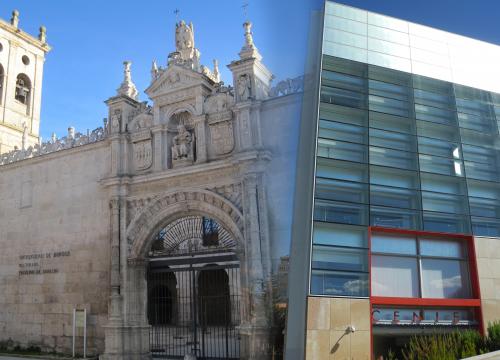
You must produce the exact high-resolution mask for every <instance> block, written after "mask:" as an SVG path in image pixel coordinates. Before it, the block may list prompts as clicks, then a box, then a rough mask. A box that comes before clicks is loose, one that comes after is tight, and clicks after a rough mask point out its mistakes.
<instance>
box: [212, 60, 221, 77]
mask: <svg viewBox="0 0 500 360" xmlns="http://www.w3.org/2000/svg"><path fill="white" fill-rule="evenodd" d="M213 74H214V77H215V80H216V82H220V72H219V61H218V60H217V59H214V72H213Z"/></svg>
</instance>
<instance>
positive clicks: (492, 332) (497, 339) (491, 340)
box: [486, 321, 500, 351]
mask: <svg viewBox="0 0 500 360" xmlns="http://www.w3.org/2000/svg"><path fill="white" fill-rule="evenodd" d="M486 344H487V347H488V350H489V351H495V350H500V321H494V322H492V323H491V322H490V323H488V336H487V339H486Z"/></svg>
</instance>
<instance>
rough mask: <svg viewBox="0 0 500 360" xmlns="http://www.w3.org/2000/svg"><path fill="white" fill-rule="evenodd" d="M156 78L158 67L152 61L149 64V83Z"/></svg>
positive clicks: (154, 61)
mask: <svg viewBox="0 0 500 360" xmlns="http://www.w3.org/2000/svg"><path fill="white" fill-rule="evenodd" d="M157 77H158V65H156V60H153V63H152V64H151V81H153V80H155V79H156V78H157Z"/></svg>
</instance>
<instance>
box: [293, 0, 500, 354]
mask: <svg viewBox="0 0 500 360" xmlns="http://www.w3.org/2000/svg"><path fill="white" fill-rule="evenodd" d="M321 24H322V26H321V31H320V35H319V37H320V38H321V40H320V43H319V48H321V50H318V53H319V54H320V56H318V57H317V59H316V60H314V59H313V62H314V64H313V67H315V68H316V71H313V72H315V74H316V76H317V83H316V84H315V85H314V86H313V88H312V89H309V90H310V93H311V94H312V95H311V94H309V95H310V101H311V103H312V104H314V105H313V106H312V108H311V109H309V112H308V113H307V112H306V113H305V116H304V117H303V120H302V122H303V123H302V130H303V131H302V139H301V144H300V149H299V154H301V155H300V159H299V169H300V170H301V171H299V178H298V179H297V184H298V191H297V194H296V209H295V220H294V224H295V225H294V226H295V228H294V239H293V244H292V254H291V267H290V281H289V284H290V285H289V286H290V306H289V320H288V329H287V336H288V341H287V359H295V358H297V359H299V358H304V356H305V358H307V359H323V358H325V359H326V358H331V357H329V356H333V358H339V359H340V358H353V359H370V358H372V359H380V357H381V356H382V357H383V358H385V356H387V353H388V351H389V349H391V350H392V351H395V352H396V354H398V352H399V351H400V349H401V348H402V347H403V346H404V345H405V343H406V342H407V341H408V339H409V337H410V336H411V335H413V334H420V333H424V334H425V333H436V332H449V331H454V330H457V329H469V328H474V329H478V330H479V331H482V332H483V331H485V327H486V326H487V324H488V322H490V321H493V320H497V319H500V66H499V64H500V47H499V46H496V45H492V44H488V43H484V42H481V41H478V40H473V39H469V38H465V37H463V36H460V35H456V34H451V33H447V32H444V31H440V30H436V29H432V28H429V27H425V26H422V25H417V24H413V23H409V22H407V21H403V20H398V19H394V18H390V17H387V16H383V15H379V14H375V13H370V12H367V11H363V10H359V9H355V8H352V7H348V6H345V5H340V4H337V3H333V2H330V1H326V4H325V8H324V12H323V14H322V19H321ZM306 108H307V107H306Z"/></svg>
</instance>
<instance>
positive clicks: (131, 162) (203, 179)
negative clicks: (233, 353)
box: [103, 21, 272, 359]
mask: <svg viewBox="0 0 500 360" xmlns="http://www.w3.org/2000/svg"><path fill="white" fill-rule="evenodd" d="M244 27H245V34H244V39H245V41H244V46H243V49H242V52H241V53H240V59H239V60H237V61H235V62H233V63H232V64H231V65H230V66H229V67H230V69H231V70H232V72H233V75H234V79H235V80H234V81H235V84H236V90H233V88H232V87H231V86H224V84H223V83H222V82H220V78H219V69H218V63H217V61H214V69H213V71H211V70H209V69H208V68H207V67H205V66H201V65H200V62H199V60H200V53H199V51H198V50H197V49H196V48H195V45H194V44H195V41H194V27H193V25H192V24H189V25H186V23H185V22H184V21H181V22H179V23H178V24H176V27H175V47H176V48H175V52H173V53H171V54H170V55H169V58H168V61H167V64H166V66H165V67H162V66H158V64H157V63H156V61H154V62H153V65H152V69H151V84H150V86H149V87H148V88H147V89H146V91H145V92H146V94H147V95H148V96H149V98H150V99H151V100H152V102H153V105H152V107H148V106H147V105H145V104H143V103H140V102H138V101H137V97H136V92H135V91H134V89H135V86H133V82H132V77H131V73H130V63H128V62H126V63H125V70H124V81H123V84H122V85H121V87H120V88H119V89H118V92H117V95H116V96H115V97H112V98H110V99H108V100H107V101H106V103H107V104H108V106H109V114H110V119H111V120H110V124H109V125H108V126H109V129H108V131H109V133H110V136H109V139H110V143H111V152H112V153H111V159H112V164H111V168H112V173H111V176H110V177H109V178H108V179H106V180H105V181H104V184H105V186H107V187H109V190H110V192H111V193H113V194H115V195H114V196H115V198H116V199H117V201H116V202H114V203H113V205H112V208H113V209H115V207H118V208H117V209H116V211H114V210H113V212H112V214H113V215H112V217H113V218H112V220H111V224H112V228H113V231H112V240H111V244H112V253H113V251H115V252H116V251H119V253H120V256H119V257H112V261H113V264H112V267H111V269H112V276H111V279H112V286H111V288H112V289H114V290H113V293H112V294H111V307H110V320H109V325H108V327H107V328H106V352H105V354H104V355H103V359H118V358H119V359H145V358H149V356H150V354H151V351H153V350H152V349H151V348H150V343H149V337H148V331H149V327H150V324H149V323H148V318H147V312H146V310H145V308H146V303H147V297H148V294H147V291H146V289H147V285H146V283H145V282H146V276H145V274H146V272H147V268H148V265H147V262H148V256H149V255H148V254H150V253H151V251H152V249H154V245H153V241H154V234H155V233H156V232H157V231H158V230H159V229H162V228H165V226H166V225H168V224H170V223H172V222H175V221H176V219H179V218H186V217H189V216H202V217H207V218H210V219H214V221H216V222H217V223H218V224H220V225H221V226H222V227H223V228H224V229H227V231H228V233H230V234H231V236H232V238H234V239H235V241H236V244H237V246H236V248H235V251H236V256H237V260H238V262H239V264H240V267H241V269H240V272H238V273H239V274H241V278H240V279H238V282H239V284H241V285H239V287H238V289H239V290H238V291H240V289H241V293H242V304H241V309H240V313H239V314H238V316H237V317H235V318H238V319H239V320H238V321H240V323H239V326H238V329H239V330H238V331H239V333H240V335H241V341H239V340H238V344H239V345H238V349H239V350H238V354H239V356H240V357H241V358H242V359H266V358H268V357H269V356H270V352H269V349H270V346H269V342H270V328H272V320H271V319H272V306H271V305H270V304H271V297H272V296H271V293H270V291H271V288H272V287H271V282H270V279H271V276H270V271H271V269H270V266H269V263H270V243H269V241H270V240H269V238H268V235H267V234H268V229H267V226H268V225H267V219H266V216H267V215H266V207H265V205H264V204H263V195H262V194H263V193H264V192H265V189H264V185H263V180H262V178H263V171H264V169H265V165H266V161H267V160H266V159H267V156H268V155H267V153H266V151H265V150H264V149H262V139H261V135H260V134H261V130H260V114H259V112H260V111H261V109H260V101H262V100H265V99H266V96H267V93H268V90H269V83H270V80H271V74H270V73H269V71H268V70H267V69H266V68H265V66H264V65H263V64H262V63H261V62H260V60H261V58H262V57H261V56H260V54H258V51H257V48H256V47H255V45H254V42H253V39H252V36H251V32H250V25H249V23H245V25H244ZM235 92H236V95H235ZM128 154H130V155H128ZM215 187H217V188H219V189H226V190H225V191H224V192H222V194H223V195H220V194H219V193H217V192H215V191H213V190H210V189H213V188H215ZM167 228H168V227H167ZM193 241H194V240H193ZM187 243H191V242H190V241H188V242H187ZM117 244H119V245H117ZM116 246H118V248H116ZM165 256H166V258H165V259H164V260H163V261H169V257H168V255H165ZM172 256H173V255H172ZM120 259H122V260H120ZM124 259H127V260H126V261H125V260H124ZM179 291H180V290H179ZM193 349H194V350H193V351H194V352H195V353H196V351H199V350H196V345H194V348H193Z"/></svg>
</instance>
